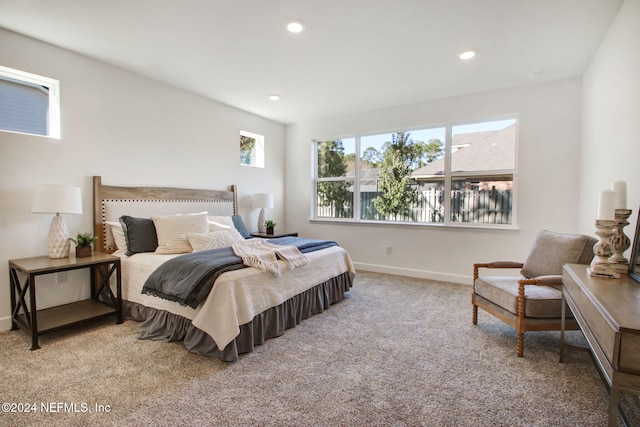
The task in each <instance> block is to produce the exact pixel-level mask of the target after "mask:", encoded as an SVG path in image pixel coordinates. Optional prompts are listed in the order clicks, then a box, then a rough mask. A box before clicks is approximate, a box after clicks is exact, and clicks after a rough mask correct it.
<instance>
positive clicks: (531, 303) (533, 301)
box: [475, 276, 562, 318]
mask: <svg viewBox="0 0 640 427" xmlns="http://www.w3.org/2000/svg"><path fill="white" fill-rule="evenodd" d="M520 279H522V277H512V276H481V277H478V279H477V280H476V283H475V292H476V294H478V295H480V296H481V297H483V298H485V299H487V300H489V301H491V302H493V303H494V304H496V305H499V306H500V307H502V308H504V309H505V310H507V311H509V312H511V313H513V314H515V315H517V314H518V280H520ZM524 292H525V309H524V312H525V317H540V318H557V317H560V314H561V308H562V305H561V304H562V291H561V290H560V289H558V288H556V287H553V286H536V285H527V286H525V291H524Z"/></svg>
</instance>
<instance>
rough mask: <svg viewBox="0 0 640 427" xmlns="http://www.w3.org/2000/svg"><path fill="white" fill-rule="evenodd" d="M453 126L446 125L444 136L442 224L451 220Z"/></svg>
mask: <svg viewBox="0 0 640 427" xmlns="http://www.w3.org/2000/svg"><path fill="white" fill-rule="evenodd" d="M452 130H453V127H452V126H451V124H447V125H446V130H445V136H444V195H443V199H444V221H443V222H444V224H445V225H446V224H449V223H450V222H451V146H452V145H453V136H452Z"/></svg>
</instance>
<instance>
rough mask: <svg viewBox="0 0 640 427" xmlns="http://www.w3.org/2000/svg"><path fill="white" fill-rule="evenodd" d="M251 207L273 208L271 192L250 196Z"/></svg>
mask: <svg viewBox="0 0 640 427" xmlns="http://www.w3.org/2000/svg"><path fill="white" fill-rule="evenodd" d="M251 207H253V208H254V209H255V208H263V209H271V208H273V194H271V193H256V194H254V195H253V197H252V198H251Z"/></svg>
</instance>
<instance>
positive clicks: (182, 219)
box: [151, 212, 209, 255]
mask: <svg viewBox="0 0 640 427" xmlns="http://www.w3.org/2000/svg"><path fill="white" fill-rule="evenodd" d="M151 219H152V220H153V224H154V225H155V227H156V234H157V235H158V248H157V249H156V253H157V254H163V255H166V254H183V253H187V252H191V251H192V250H193V249H192V248H191V245H190V244H189V240H188V239H187V234H192V233H206V232H207V231H209V225H208V224H207V212H202V213H198V214H189V215H154V216H152V217H151Z"/></svg>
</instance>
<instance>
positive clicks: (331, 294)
mask: <svg viewBox="0 0 640 427" xmlns="http://www.w3.org/2000/svg"><path fill="white" fill-rule="evenodd" d="M352 284H353V274H352V273H350V272H346V273H342V274H341V275H339V276H336V277H334V278H332V279H329V280H327V281H326V282H324V283H321V284H319V285H316V286H314V287H312V288H311V289H309V290H307V291H305V292H303V293H301V294H298V295H296V296H294V297H292V298H290V299H288V300H287V301H285V302H284V303H282V304H280V305H278V306H276V307H273V308H270V309H268V310H266V311H264V312H262V313H260V314H258V315H257V316H255V317H254V318H253V320H252V321H251V322H249V323H245V324H244V325H241V326H240V334H239V335H238V336H237V337H236V338H235V339H234V340H233V341H232V342H230V343H229V344H228V345H227V346H226V347H225V348H224V349H223V350H220V349H219V348H218V347H217V346H216V343H215V342H214V341H213V338H211V337H210V336H209V335H207V334H206V333H205V332H203V331H201V330H200V329H198V328H196V327H195V326H193V325H192V324H191V321H190V320H189V319H187V318H185V317H182V316H178V315H176V314H173V313H169V312H167V311H164V310H157V309H155V308H151V307H145V306H143V305H140V304H136V303H133V302H129V301H123V309H124V316H125V318H127V319H132V320H136V321H139V322H142V324H141V325H140V326H139V327H138V338H140V339H151V340H159V341H183V342H184V345H185V347H187V349H188V350H189V351H191V352H192V353H196V354H200V355H203V356H210V357H216V358H218V359H220V360H223V361H225V362H232V361H235V360H238V355H239V354H242V353H250V352H252V351H253V349H254V347H255V346H256V345H261V344H264V342H265V341H266V340H267V339H269V338H274V337H278V336H280V335H282V334H283V333H284V331H285V330H286V329H289V328H293V327H295V326H296V325H297V324H298V323H300V322H301V321H302V320H304V319H307V318H309V317H311V316H313V315H314V314H318V313H322V312H323V311H324V310H326V309H328V308H329V307H330V306H331V304H334V303H336V302H338V301H340V300H341V299H342V298H343V297H344V293H345V292H347V291H348V290H349V289H351V286H352Z"/></svg>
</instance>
